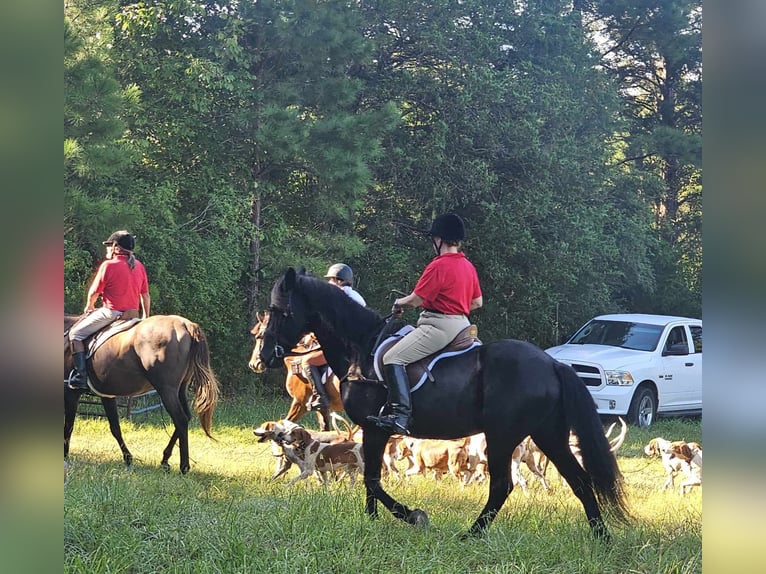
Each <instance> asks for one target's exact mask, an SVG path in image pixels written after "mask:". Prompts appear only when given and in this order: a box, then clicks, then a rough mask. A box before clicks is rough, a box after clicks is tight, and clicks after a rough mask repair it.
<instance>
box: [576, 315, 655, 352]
mask: <svg viewBox="0 0 766 574" xmlns="http://www.w3.org/2000/svg"><path fill="white" fill-rule="evenodd" d="M661 334H662V326H660V325H648V324H644V323H630V322H628V321H605V320H598V321H596V320H594V321H591V322H590V323H588V324H587V325H585V326H584V327H583V328H582V329H580V331H578V332H577V333H575V335H574V336H573V337H572V339H571V340H570V341H569V342H570V343H571V344H573V345H608V346H610V347H622V348H624V349H635V350H637V351H654V349H656V348H657V344H658V343H659V341H660V335H661Z"/></svg>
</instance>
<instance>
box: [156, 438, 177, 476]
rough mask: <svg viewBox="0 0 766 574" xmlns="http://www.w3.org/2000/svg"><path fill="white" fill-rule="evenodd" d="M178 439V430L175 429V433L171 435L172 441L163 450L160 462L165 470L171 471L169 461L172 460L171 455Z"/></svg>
mask: <svg viewBox="0 0 766 574" xmlns="http://www.w3.org/2000/svg"><path fill="white" fill-rule="evenodd" d="M177 440H178V430H177V429H173V434H172V435H171V437H170V441H169V442H168V445H167V446H166V447H165V450H163V451H162V461H161V462H160V466H161V467H162V469H163V470H164V471H165V472H170V463H169V462H168V461H169V460H170V456H171V455H172V454H173V447H175V445H176V441H177Z"/></svg>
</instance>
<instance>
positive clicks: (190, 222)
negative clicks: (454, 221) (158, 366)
mask: <svg viewBox="0 0 766 574" xmlns="http://www.w3.org/2000/svg"><path fill="white" fill-rule="evenodd" d="M64 15H65V20H64V23H65V60H64V64H65V70H64V81H65V106H64V272H65V273H64V280H65V310H66V311H67V312H71V313H78V312H80V311H81V310H82V308H83V306H84V298H85V290H86V289H87V285H88V282H89V280H90V278H91V276H92V273H93V271H94V269H95V267H96V266H97V264H98V262H99V261H100V259H101V258H102V257H103V253H104V251H103V246H102V245H101V242H102V241H103V240H104V239H105V238H106V237H107V236H108V235H109V234H110V233H111V232H112V231H114V230H116V229H123V228H126V229H129V230H130V231H131V232H132V233H134V234H135V235H136V236H137V250H136V253H137V255H138V256H139V258H140V259H141V260H142V261H143V262H144V264H145V265H146V267H147V271H148V273H149V277H150V282H151V293H152V299H153V305H152V311H153V312H154V313H178V314H181V315H184V316H186V317H188V318H190V319H192V320H194V321H196V322H198V323H200V324H201V325H202V327H203V328H204V330H205V331H206V333H207V335H208V338H209V340H210V345H211V355H212V362H213V366H214V367H215V369H216V371H217V372H218V374H219V376H220V378H221V380H222V382H223V383H224V385H225V386H226V387H228V388H230V389H236V388H237V387H238V386H239V385H242V384H252V382H253V377H254V376H253V375H252V374H251V373H249V372H248V370H247V368H246V364H247V357H248V355H249V353H250V349H251V345H252V341H251V338H250V336H249V334H248V332H249V328H250V327H251V326H252V324H253V322H254V316H255V313H256V312H257V311H259V310H263V309H264V308H265V307H266V306H267V304H268V294H269V290H270V288H271V285H272V284H273V282H274V280H275V279H276V277H277V275H278V274H279V273H280V272H281V271H282V270H283V269H284V268H285V267H287V266H288V265H305V266H306V267H307V269H308V270H309V271H310V272H313V273H315V274H317V275H320V276H321V275H323V274H324V272H325V271H326V269H327V267H328V266H329V265H330V264H331V263H335V262H338V261H343V262H345V263H348V264H349V265H350V266H351V267H352V268H353V269H354V273H355V278H356V287H357V289H358V290H359V291H360V292H361V293H362V294H363V295H364V297H365V298H366V300H367V302H368V304H369V305H370V306H371V307H373V308H375V309H377V310H378V311H379V312H381V313H386V312H388V309H389V308H390V306H391V302H392V299H391V296H390V291H391V289H399V290H401V291H406V292H409V290H411V289H412V287H413V285H414V283H415V281H416V280H417V278H418V276H419V273H420V272H421V270H422V268H423V266H424V265H425V264H426V263H427V262H428V260H429V259H430V258H431V256H432V250H431V246H430V242H429V241H428V240H426V239H425V238H424V237H423V236H422V235H420V234H419V233H418V230H423V229H427V228H428V225H429V223H430V220H431V219H432V218H433V217H434V216H435V215H437V214H439V213H442V212H444V211H454V212H456V213H458V214H460V215H461V216H462V217H463V218H464V219H465V221H466V227H467V234H468V238H467V241H466V242H465V249H466V253H467V255H468V257H469V258H470V259H471V260H472V261H473V262H474V264H475V265H476V267H477V270H478V272H479V276H480V279H481V283H482V289H483V291H484V301H485V304H484V307H483V308H482V309H481V310H480V311H478V312H477V313H476V314H475V315H472V320H473V321H474V322H475V323H477V324H478V326H479V332H480V336H481V338H482V339H483V340H485V341H491V340H495V339H498V338H503V337H513V338H518V339H525V340H529V341H532V342H534V343H536V344H537V345H540V346H541V347H547V346H550V345H552V344H555V343H556V342H558V341H560V340H561V338H562V337H563V336H564V335H566V334H569V333H571V332H572V331H573V330H574V329H576V328H577V327H578V326H579V325H581V324H582V323H583V322H584V321H586V320H587V319H589V318H590V317H592V316H594V315H596V314H599V313H602V312H622V311H630V312H648V313H667V314H674V315H687V316H701V277H702V247H701V245H702V243H701V239H702V227H701V224H702V187H701V156H702V137H701V129H702V109H701V104H702V99H701V96H702V39H701V25H702V5H701V1H686V0H673V1H670V2H668V1H666V0H601V1H599V0H592V1H588V0H575V1H574V2H560V1H558V0H539V1H538V0H530V1H527V2H519V1H510V0H508V1H507V0H492V1H490V0H461V1H447V0H445V1H444V2H438V3H434V2H421V1H419V0H378V1H365V0H362V1H359V2H338V1H335V0H327V1H316V0H293V1H290V0H264V1H261V0H258V1H257V2H255V1H249V0H248V1H229V0H221V1H218V2H209V3H208V2H200V1H198V2H191V1H186V0H178V1H165V2H158V1H153V0H149V1H145V2H140V3H133V2H119V1H116V0H65V2H64ZM411 319H414V316H412V317H411ZM280 383H281V381H280ZM264 384H266V383H264Z"/></svg>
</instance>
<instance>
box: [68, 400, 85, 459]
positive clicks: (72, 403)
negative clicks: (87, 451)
mask: <svg viewBox="0 0 766 574" xmlns="http://www.w3.org/2000/svg"><path fill="white" fill-rule="evenodd" d="M81 395H82V393H80V392H78V391H72V390H70V389H66V388H65V389H64V459H67V458H69V439H70V438H71V437H72V430H73V429H74V419H75V417H76V416H77V405H78V404H79V402H80V396H81Z"/></svg>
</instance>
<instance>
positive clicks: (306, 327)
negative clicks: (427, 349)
mask: <svg viewBox="0 0 766 574" xmlns="http://www.w3.org/2000/svg"><path fill="white" fill-rule="evenodd" d="M270 311H271V313H270V318H269V323H268V326H267V328H266V330H265V333H264V341H263V347H262V349H261V358H262V360H263V362H264V363H265V364H267V365H269V366H276V365H278V364H280V363H281V361H279V360H278V359H279V357H280V356H281V355H283V354H284V349H292V348H293V347H294V346H295V344H296V343H297V342H298V340H299V339H300V337H301V336H302V335H303V334H305V333H307V332H310V331H313V332H314V333H315V334H316V336H317V338H318V339H319V342H320V343H321V345H322V348H323V349H324V354H325V357H326V358H327V360H328V363H329V365H330V366H331V367H332V369H333V371H334V372H335V373H338V374H340V373H347V372H358V371H359V370H361V372H362V373H363V374H364V375H365V376H364V377H362V378H357V379H355V380H354V379H352V378H351V377H348V376H347V377H343V379H342V385H341V386H342V388H341V394H342V398H343V405H344V407H345V410H346V413H347V414H348V416H349V417H350V418H351V420H352V421H354V422H355V423H356V424H358V425H361V426H362V427H363V429H364V444H363V449H364V463H365V467H364V484H365V489H366V506H365V510H366V512H367V514H369V515H370V516H371V517H373V518H374V517H377V503H376V501H378V500H379V501H381V502H382V503H383V505H384V506H385V507H386V508H388V510H389V511H391V513H392V514H393V515H394V516H396V517H397V518H399V519H401V520H404V521H406V522H408V523H410V524H427V523H428V517H427V515H426V513H425V512H423V511H422V510H419V509H415V510H411V509H409V508H407V507H406V506H404V505H402V504H400V503H399V502H397V501H396V500H394V499H393V498H392V497H391V496H390V495H389V494H388V493H386V492H385V491H384V490H383V487H382V486H381V482H380V473H381V462H382V459H383V449H384V447H385V444H386V442H387V440H388V437H389V434H388V433H387V432H386V431H383V430H381V429H379V428H378V427H377V426H375V425H374V424H371V423H368V422H367V420H366V417H367V416H368V415H372V414H378V412H379V411H380V409H381V407H382V406H383V404H384V403H385V401H386V389H385V388H384V387H383V386H382V385H381V384H376V383H375V382H372V381H370V380H369V379H374V378H375V377H374V375H373V367H372V364H371V354H372V351H373V347H374V346H375V343H376V341H378V339H379V334H380V332H381V329H383V328H384V327H385V326H386V324H387V321H386V319H385V318H383V317H381V316H380V315H378V313H376V312H374V311H372V310H370V309H369V308H365V307H362V306H361V305H358V304H357V303H355V302H354V301H353V300H351V298H350V297H348V296H347V295H345V294H344V293H343V291H341V290H340V289H338V288H337V287H335V286H333V285H330V284H328V283H326V282H324V281H320V280H318V279H315V278H313V277H311V276H308V275H306V274H305V272H304V271H303V269H301V270H300V271H298V272H296V271H295V270H294V269H293V268H289V269H288V270H287V271H286V272H284V273H283V274H282V275H281V276H280V278H279V279H278V280H277V282H276V284H275V285H274V288H273V289H272V291H271V305H270ZM355 367H358V369H357V368H355ZM433 377H434V381H433V382H427V383H426V384H425V385H424V386H423V387H422V388H421V389H420V390H418V391H416V392H415V393H413V397H412V403H413V417H412V421H411V423H410V430H411V432H412V435H413V436H416V437H421V438H442V439H453V438H459V437H464V436H468V435H471V434H474V433H478V432H484V433H485V435H486V439H487V458H488V469H489V473H490V484H489V497H488V499H487V503H486V505H485V506H484V508H483V509H482V511H481V513H480V514H479V516H478V518H477V519H476V521H475V522H474V523H473V525H472V526H471V527H470V529H469V531H468V534H470V535H477V534H480V533H482V532H483V531H484V530H485V529H486V528H488V526H489V524H490V523H491V522H492V520H493V519H494V518H495V516H496V515H497V513H498V512H499V511H500V508H501V507H502V505H503V503H504V502H505V500H506V498H507V497H508V494H509V493H510V492H511V490H512V489H513V483H512V482H511V481H510V480H509V476H508V468H509V466H508V465H509V462H510V457H511V453H512V452H513V449H514V448H515V447H516V445H517V444H519V443H520V442H521V440H522V439H523V438H524V437H526V436H527V435H531V436H532V438H533V439H534V441H535V443H536V444H537V445H538V446H539V447H540V449H541V450H542V451H543V453H545V455H547V456H548V458H549V459H550V461H551V462H553V464H554V465H556V468H557V469H558V470H559V472H560V473H561V475H562V476H563V477H564V478H565V479H566V481H567V482H568V483H569V485H570V486H571V488H572V490H573V491H574V493H575V495H576V496H577V498H579V499H580V502H581V503H582V505H583V507H584V509H585V514H586V516H587V518H588V523H589V525H590V527H591V529H592V531H593V533H594V534H595V535H596V536H597V537H601V538H605V539H606V538H608V533H607V529H606V526H605V524H604V520H603V518H602V512H601V511H602V508H609V509H610V510H611V513H612V514H613V515H614V517H615V518H617V519H618V520H620V521H622V522H628V521H629V513H628V510H627V506H626V501H625V499H624V491H623V488H622V477H621V474H620V471H619V469H618V467H617V461H616V460H615V457H614V455H613V454H612V453H611V452H610V450H609V443H608V441H607V439H606V437H605V436H604V432H603V427H602V424H601V420H600V418H599V416H598V414H597V413H596V409H595V405H594V403H593V399H592V398H591V396H590V393H589V392H588V390H587V389H586V388H585V386H584V385H583V383H582V381H581V380H580V379H579V377H578V376H577V375H576V373H575V372H574V370H572V369H571V368H570V367H569V366H567V365H564V364H562V363H559V362H557V361H555V360H554V359H552V358H551V357H550V356H548V355H547V354H546V353H545V352H543V351H542V350H541V349H539V348H538V347H535V346H534V345H532V344H530V343H526V342H523V341H516V340H512V339H505V340H501V341H496V342H493V343H490V344H487V345H482V346H479V347H476V348H474V349H472V350H470V351H468V352H466V353H464V354H462V355H458V356H456V357H453V358H450V359H443V360H441V361H439V362H438V363H437V364H436V366H435V367H434V369H433ZM570 429H571V430H573V431H574V432H575V434H576V435H577V436H578V438H579V441H580V448H581V449H582V458H583V461H584V467H585V468H583V467H582V466H580V465H579V464H578V462H577V460H576V459H575V457H574V456H573V455H572V451H571V450H570V448H569V431H570Z"/></svg>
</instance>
